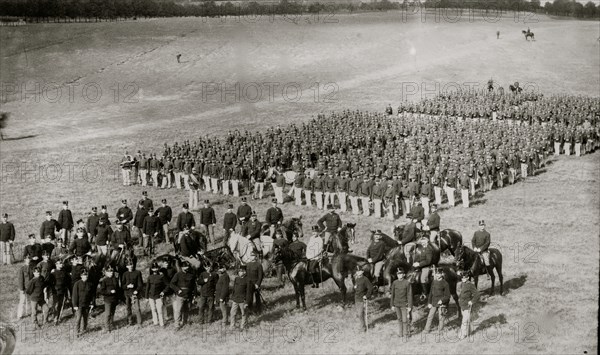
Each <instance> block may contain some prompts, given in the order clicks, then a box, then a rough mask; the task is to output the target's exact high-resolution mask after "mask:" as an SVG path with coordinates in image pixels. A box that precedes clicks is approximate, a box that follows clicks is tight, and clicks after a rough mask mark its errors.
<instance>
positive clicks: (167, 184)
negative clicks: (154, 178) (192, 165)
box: [161, 156, 175, 189]
mask: <svg viewBox="0 0 600 355" xmlns="http://www.w3.org/2000/svg"><path fill="white" fill-rule="evenodd" d="M174 167H175V165H174V164H173V158H172V157H171V156H168V157H167V158H166V161H165V164H164V166H163V173H164V177H163V181H162V186H161V187H162V188H163V189H167V188H168V189H170V188H172V187H173V169H174Z"/></svg>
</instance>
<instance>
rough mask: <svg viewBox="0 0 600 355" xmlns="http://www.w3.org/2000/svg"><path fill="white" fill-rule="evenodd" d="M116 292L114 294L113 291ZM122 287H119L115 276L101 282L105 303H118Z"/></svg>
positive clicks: (101, 291)
mask: <svg viewBox="0 0 600 355" xmlns="http://www.w3.org/2000/svg"><path fill="white" fill-rule="evenodd" d="M113 290H114V291H115V292H114V293H112V292H111V291H113ZM120 292H121V287H120V286H119V280H117V278H116V277H115V276H113V277H104V278H103V279H102V281H100V294H101V295H102V296H104V302H111V303H112V302H116V301H117V299H118V298H119V295H120Z"/></svg>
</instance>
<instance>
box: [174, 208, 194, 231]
mask: <svg viewBox="0 0 600 355" xmlns="http://www.w3.org/2000/svg"><path fill="white" fill-rule="evenodd" d="M186 225H187V226H190V228H191V227H195V226H196V220H195V219H194V215H193V214H192V213H191V212H181V213H180V214H179V216H177V229H179V230H180V231H182V230H183V229H184V227H185V226H186Z"/></svg>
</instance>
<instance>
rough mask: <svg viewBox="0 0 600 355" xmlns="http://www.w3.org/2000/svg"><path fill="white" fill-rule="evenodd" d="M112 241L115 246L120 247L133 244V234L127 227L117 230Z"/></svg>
mask: <svg viewBox="0 0 600 355" xmlns="http://www.w3.org/2000/svg"><path fill="white" fill-rule="evenodd" d="M110 242H111V245H112V247H113V248H115V249H116V248H118V247H119V245H121V244H123V245H131V235H130V234H129V231H128V230H127V229H123V230H120V231H115V232H114V233H113V234H112V237H111V238H110Z"/></svg>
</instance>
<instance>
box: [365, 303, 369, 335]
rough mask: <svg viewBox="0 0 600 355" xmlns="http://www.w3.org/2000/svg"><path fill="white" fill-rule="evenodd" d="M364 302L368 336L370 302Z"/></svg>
mask: <svg viewBox="0 0 600 355" xmlns="http://www.w3.org/2000/svg"><path fill="white" fill-rule="evenodd" d="M364 302H365V326H366V327H367V334H368V333H369V312H368V305H369V301H368V300H364Z"/></svg>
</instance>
